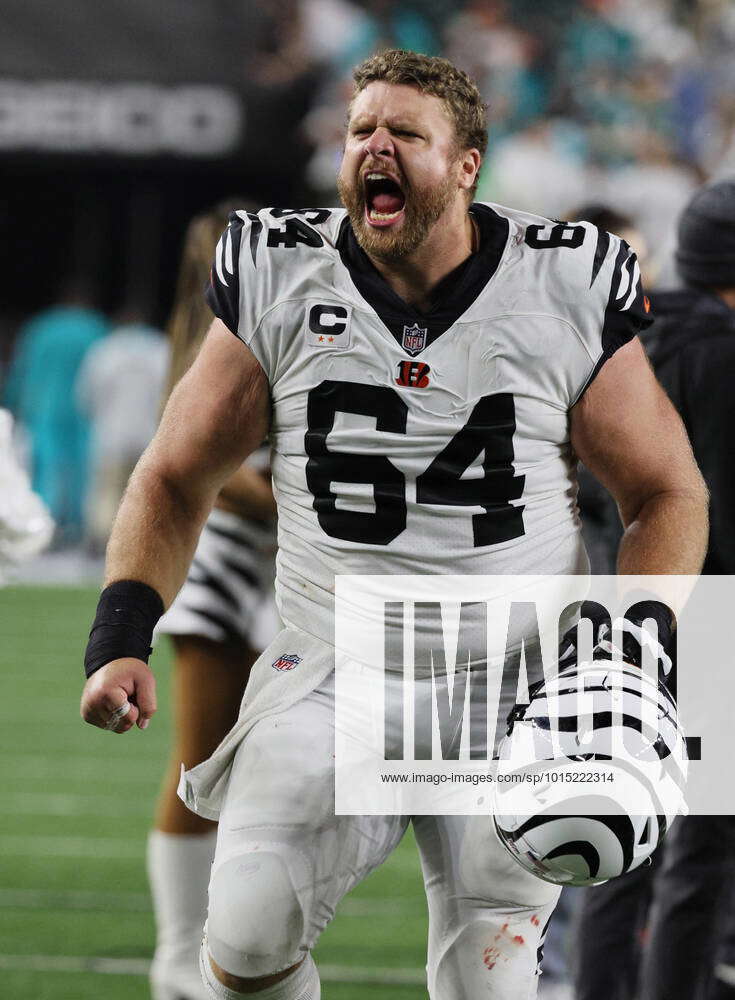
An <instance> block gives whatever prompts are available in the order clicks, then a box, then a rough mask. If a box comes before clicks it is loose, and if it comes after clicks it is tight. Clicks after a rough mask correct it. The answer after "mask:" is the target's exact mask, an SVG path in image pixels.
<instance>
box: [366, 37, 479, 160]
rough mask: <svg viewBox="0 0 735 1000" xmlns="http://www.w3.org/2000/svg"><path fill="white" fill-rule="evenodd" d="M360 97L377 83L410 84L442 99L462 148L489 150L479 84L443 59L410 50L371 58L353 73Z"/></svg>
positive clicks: (381, 53)
mask: <svg viewBox="0 0 735 1000" xmlns="http://www.w3.org/2000/svg"><path fill="white" fill-rule="evenodd" d="M352 75H353V78H354V81H355V92H354V95H353V100H354V97H356V96H357V95H358V94H359V93H360V91H362V90H364V89H365V87H367V86H368V84H370V83H374V82H375V81H378V80H380V81H385V83H396V84H406V85H408V86H410V87H416V89H417V90H420V91H421V93H422V94H431V95H433V96H434V97H438V98H439V99H440V100H441V101H442V103H443V104H444V107H445V108H446V110H447V112H448V114H449V117H450V118H451V119H452V121H453V122H454V128H455V133H456V137H457V144H458V146H459V148H460V149H463V150H464V149H477V150H479V152H480V155H481V156H484V155H485V150H486V149H487V105H486V104H485V103H484V102H483V100H482V96H481V94H480V91H479V90H478V89H477V86H476V84H475V83H474V82H473V81H472V80H471V79H470V78H469V76H467V74H466V73H465V72H463V70H461V69H457V67H456V66H455V65H454V64H453V63H450V61H449V60H448V59H442V58H441V57H439V56H425V55H422V54H421V53H419V52H408V51H407V50H406V49H387V50H386V51H385V52H379V53H377V55H374V56H370V58H369V59H366V60H365V61H364V62H362V63H360V65H359V66H356V67H355V69H354V71H353V74H352Z"/></svg>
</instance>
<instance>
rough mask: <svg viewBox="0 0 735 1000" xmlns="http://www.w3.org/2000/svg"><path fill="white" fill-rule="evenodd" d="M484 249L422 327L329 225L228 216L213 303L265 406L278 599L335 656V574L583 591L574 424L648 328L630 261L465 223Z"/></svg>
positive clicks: (334, 216)
mask: <svg viewBox="0 0 735 1000" xmlns="http://www.w3.org/2000/svg"><path fill="white" fill-rule="evenodd" d="M471 211H472V212H473V215H474V217H475V219H476V220H477V223H478V225H479V228H480V233H481V241H480V249H479V251H478V252H477V253H475V254H473V255H472V256H471V257H470V258H469V259H468V260H467V261H466V262H465V263H464V264H462V265H461V266H460V267H459V268H457V270H456V271H454V272H453V273H452V274H451V275H449V276H448V278H446V279H445V280H444V281H443V282H442V284H441V287H440V288H438V289H437V290H436V295H435V305H434V307H433V308H432V311H431V312H430V313H428V314H422V313H420V312H419V311H418V310H416V309H415V308H413V307H412V306H410V305H408V304H407V303H405V302H404V301H403V300H402V299H401V298H399V296H398V295H396V293H395V292H393V291H392V289H391V288H390V287H389V286H388V284H387V283H386V282H385V281H384V280H383V279H382V278H381V277H380V275H379V273H378V272H377V270H376V269H375V268H374V267H373V265H372V264H371V263H370V261H369V259H368V258H367V256H366V255H365V254H364V252H363V251H362V250H361V249H360V247H359V246H358V244H357V241H356V240H355V237H354V234H353V232H352V228H351V226H350V224H349V220H348V218H347V215H346V212H345V211H344V210H343V209H311V210H300V211H296V210H290V209H264V210H263V211H261V212H259V213H258V214H257V215H254V214H248V213H247V212H244V211H241V212H236V213H233V215H232V216H231V218H230V222H229V225H228V228H227V230H226V231H225V233H224V234H223V236H222V239H221V240H220V243H219V245H218V248H217V254H216V259H215V262H214V266H213V269H212V283H211V286H210V288H209V290H208V294H207V298H208V301H209V304H210V306H211V307H212V309H213V311H214V313H215V314H216V315H217V316H219V317H220V319H222V320H223V322H224V323H225V324H226V325H227V326H228V327H229V329H230V330H231V331H232V332H233V333H234V334H236V336H238V337H239V338H240V339H241V340H243V341H244V342H245V343H246V344H247V345H248V347H249V348H250V350H251V351H252V352H253V353H254V354H255V356H256V358H257V359H258V361H259V362H260V364H261V365H262V367H263V369H264V371H265V373H266V375H267V376H268V381H269V383H270V391H271V396H272V406H273V413H272V424H271V431H270V443H271V446H272V471H273V483H274V489H275V493H276V498H277V501H278V509H279V537H278V541H279V553H278V579H277V592H278V601H279V610H280V613H281V617H282V619H283V621H284V623H285V624H286V625H289V626H292V627H295V628H298V629H301V630H303V631H306V632H309V633H312V634H314V635H316V636H318V637H319V638H321V639H324V640H326V641H328V642H331V641H333V620H332V619H333V615H332V608H333V588H334V577H335V574H338V573H351V574H352V573H354V574H399V573H403V574H406V573H408V574H424V573H425V574H562V573H583V572H586V569H587V560H586V555H585V552H584V547H583V544H582V540H581V535H580V526H579V519H578V516H577V511H576V504H575V500H576V477H575V471H574V469H575V460H574V457H573V455H572V452H571V447H570V440H569V410H570V408H571V407H572V406H573V405H574V403H575V402H576V401H577V400H578V399H579V398H580V396H581V395H582V393H583V392H584V390H585V388H586V387H587V386H588V385H589V383H590V382H591V380H592V379H593V378H594V377H595V375H596V373H597V372H598V371H599V369H600V368H601V366H602V364H603V363H604V361H605V360H606V359H607V358H608V357H610V356H611V355H612V354H613V353H614V352H615V351H616V350H617V349H618V347H620V346H621V345H622V344H624V343H625V342H627V341H628V340H630V339H631V338H632V337H633V336H634V335H635V334H636V332H637V331H638V330H639V329H641V328H642V327H643V326H646V325H648V322H649V317H648V315H647V313H648V301H647V299H646V298H645V296H644V295H643V292H642V289H641V283H640V274H639V269H638V264H637V261H636V258H635V254H634V253H633V252H632V251H631V250H630V248H629V247H628V245H627V244H626V243H625V242H624V241H621V240H620V239H619V238H618V237H616V236H612V235H610V234H608V233H606V232H603V231H601V230H598V229H597V228H596V227H595V226H593V225H591V224H590V223H587V222H579V223H558V222H552V221H549V220H548V219H542V218H539V217H537V216H532V215H528V214H525V213H521V212H516V211H512V210H509V209H507V208H503V207H501V206H498V205H492V206H491V205H485V204H475V205H473V206H472V208H471Z"/></svg>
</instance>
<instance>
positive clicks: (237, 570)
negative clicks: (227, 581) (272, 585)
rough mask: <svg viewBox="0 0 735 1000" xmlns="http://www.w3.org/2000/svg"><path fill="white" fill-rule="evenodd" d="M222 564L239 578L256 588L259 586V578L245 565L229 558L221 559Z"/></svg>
mask: <svg viewBox="0 0 735 1000" xmlns="http://www.w3.org/2000/svg"><path fill="white" fill-rule="evenodd" d="M222 565H223V566H225V567H226V568H227V569H229V570H230V572H231V573H234V574H235V576H239V577H240V579H241V580H244V581H245V582H246V583H249V584H250V586H251V587H255V588H258V587H259V586H260V580H259V579H258V577H257V576H256V574H255V573H254V572H253V571H252V570H251V569H248V567H247V566H241V565H240V564H239V563H236V562H233V561H232V560H231V559H223V560H222Z"/></svg>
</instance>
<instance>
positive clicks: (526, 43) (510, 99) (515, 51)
mask: <svg viewBox="0 0 735 1000" xmlns="http://www.w3.org/2000/svg"><path fill="white" fill-rule="evenodd" d="M445 44H446V50H447V52H446V54H447V57H448V58H449V59H451V61H452V62H454V63H455V64H456V65H457V66H459V67H460V68H461V69H463V70H464V71H465V72H466V73H469V75H470V76H471V77H472V78H473V79H474V80H475V81H476V83H477V85H478V87H479V89H480V92H481V93H482V95H483V97H484V99H485V101H486V102H487V103H488V109H489V117H488V120H489V123H490V127H491V129H492V132H493V137H494V139H495V140H496V141H497V139H498V138H499V137H500V136H503V135H505V134H506V133H508V132H511V131H514V130H516V129H518V128H521V127H523V126H524V125H526V124H528V122H529V121H531V120H532V119H533V118H535V117H537V116H538V115H539V114H540V113H542V112H543V111H544V110H545V109H546V103H547V88H546V82H545V80H544V78H543V76H542V74H541V73H539V72H538V71H537V68H536V67H535V65H534V59H535V56H536V55H537V53H538V51H539V48H540V40H539V39H538V38H534V37H533V36H532V35H530V34H529V33H528V32H527V31H523V30H521V29H520V28H519V27H518V26H517V25H516V24H514V23H513V22H512V21H511V19H510V17H509V12H508V5H507V3H505V2H504V0H470V2H469V3H468V4H467V5H466V6H465V8H464V10H462V11H460V12H459V13H458V14H457V15H456V16H455V17H454V19H453V20H452V21H450V22H449V24H448V25H447V28H446V32H445Z"/></svg>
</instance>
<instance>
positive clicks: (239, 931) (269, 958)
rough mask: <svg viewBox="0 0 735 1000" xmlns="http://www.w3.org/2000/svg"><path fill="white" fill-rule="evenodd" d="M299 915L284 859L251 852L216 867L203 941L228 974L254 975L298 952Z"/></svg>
mask: <svg viewBox="0 0 735 1000" xmlns="http://www.w3.org/2000/svg"><path fill="white" fill-rule="evenodd" d="M303 932H304V914H303V909H302V906H301V903H300V901H299V898H298V895H297V893H296V890H295V888H294V885H293V881H292V879H291V876H290V874H289V871H288V867H287V865H286V863H285V861H284V859H283V858H282V857H281V856H280V855H279V854H277V853H276V852H274V851H268V850H263V851H252V852H250V853H247V854H241V855H239V856H238V857H235V858H231V859H230V860H229V861H226V862H224V864H222V865H221V866H220V867H218V868H217V869H216V870H215V871H214V873H213V875H212V879H211V882H210V884H209V915H208V917H207V940H208V943H209V951H210V954H211V955H212V958H213V959H214V960H215V962H216V963H217V964H218V965H219V966H220V967H221V968H222V969H225V970H226V971H227V972H229V973H231V974H232V975H233V976H241V977H243V978H248V979H250V978H253V979H254V978H258V977H259V976H268V975H272V974H274V973H276V972H281V971H282V970H283V969H287V968H288V967H289V966H290V965H294V964H295V963H296V962H298V961H299V960H300V959H301V958H302V957H303V955H302V953H301V951H300V947H299V946H300V944H301V941H302V937H303Z"/></svg>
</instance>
